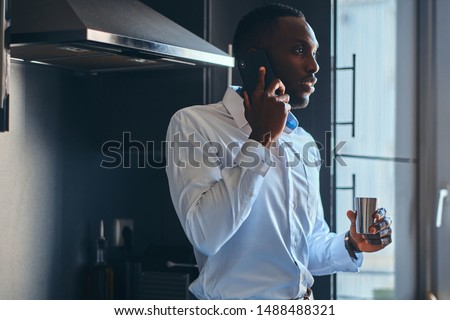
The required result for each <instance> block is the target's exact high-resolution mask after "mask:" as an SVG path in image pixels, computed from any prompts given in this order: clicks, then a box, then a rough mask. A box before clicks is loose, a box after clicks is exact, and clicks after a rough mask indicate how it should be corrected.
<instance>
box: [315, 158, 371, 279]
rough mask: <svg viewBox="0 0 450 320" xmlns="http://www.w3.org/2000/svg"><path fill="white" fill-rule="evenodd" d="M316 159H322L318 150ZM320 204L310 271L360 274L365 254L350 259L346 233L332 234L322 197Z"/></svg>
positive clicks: (358, 254)
mask: <svg viewBox="0 0 450 320" xmlns="http://www.w3.org/2000/svg"><path fill="white" fill-rule="evenodd" d="M316 158H317V159H320V154H319V152H318V150H316ZM317 170H319V169H318V168H317ZM318 202H319V203H318V206H317V213H316V221H315V223H314V227H313V231H312V233H311V235H310V237H309V239H308V243H309V253H310V254H309V263H308V269H309V270H310V272H311V273H312V274H313V275H317V276H319V275H326V274H332V273H336V272H341V271H346V272H358V271H359V269H360V267H361V265H362V263H363V254H362V253H361V252H358V253H356V257H357V259H353V258H352V257H350V255H349V253H348V251H347V249H346V248H345V242H344V238H345V233H342V234H339V235H337V234H336V233H334V232H330V227H329V226H328V224H327V222H326V221H325V217H324V211H323V205H322V200H321V197H320V195H319V197H318Z"/></svg>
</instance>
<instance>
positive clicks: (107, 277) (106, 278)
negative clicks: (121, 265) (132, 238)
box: [89, 220, 114, 300]
mask: <svg viewBox="0 0 450 320" xmlns="http://www.w3.org/2000/svg"><path fill="white" fill-rule="evenodd" d="M107 250H108V242H107V240H106V238H105V234H104V228H103V220H100V236H99V237H98V239H97V258H96V262H95V264H94V265H93V266H92V269H91V270H90V281H89V291H90V292H89V293H90V298H91V299H98V300H108V299H113V298H114V290H113V288H114V285H113V284H114V283H113V279H114V277H113V269H112V267H111V266H110V265H109V264H108V261H107Z"/></svg>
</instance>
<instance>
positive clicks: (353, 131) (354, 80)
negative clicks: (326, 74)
mask: <svg viewBox="0 0 450 320" xmlns="http://www.w3.org/2000/svg"><path fill="white" fill-rule="evenodd" d="M336 70H351V71H352V121H350V122H336V124H337V125H341V126H342V125H351V126H352V137H353V138H354V137H355V113H356V54H353V56H352V66H351V67H341V68H336ZM335 105H336V104H335ZM335 109H336V108H335ZM334 111H335V112H336V110H334Z"/></svg>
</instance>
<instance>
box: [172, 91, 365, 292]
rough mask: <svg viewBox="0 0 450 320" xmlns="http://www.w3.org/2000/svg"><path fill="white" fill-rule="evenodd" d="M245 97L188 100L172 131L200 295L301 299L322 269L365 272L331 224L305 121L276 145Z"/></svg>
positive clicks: (178, 203)
mask: <svg viewBox="0 0 450 320" xmlns="http://www.w3.org/2000/svg"><path fill="white" fill-rule="evenodd" d="M250 132H251V128H250V126H249V125H248V123H247V121H246V119H245V116H244V107H243V100H242V98H241V96H240V95H238V94H237V93H236V92H235V91H234V90H233V89H232V88H228V90H227V92H226V93H225V96H224V98H223V101H222V102H219V103H216V104H211V105H207V106H193V107H189V108H184V109H181V110H179V111H178V112H177V113H176V114H175V115H174V116H173V117H172V119H171V121H170V124H169V128H168V131H167V141H168V142H169V143H168V145H167V146H168V148H167V167H166V171H167V177H168V181H169V186H170V193H171V197H172V201H173V204H174V207H175V210H176V212H177V214H178V217H179V219H180V221H181V224H182V226H183V229H184V231H185V232H186V235H187V237H188V239H189V240H190V242H191V243H192V245H193V247H194V252H195V256H196V260H197V264H198V266H199V271H200V274H199V277H198V278H197V279H196V280H195V281H194V282H193V283H192V284H191V286H190V290H191V292H192V293H193V294H194V295H195V296H196V297H197V298H199V299H295V298H299V297H301V296H302V295H303V294H305V292H306V289H307V288H308V287H311V286H312V285H313V282H314V279H313V275H325V274H331V273H335V272H339V271H351V272H357V271H358V270H359V267H360V266H361V264H362V254H361V253H357V256H358V259H357V260H353V259H352V258H351V257H350V256H349V254H348V252H347V251H346V249H345V246H344V234H341V235H336V234H335V233H331V232H330V229H329V227H328V225H327V223H326V222H325V220H324V215H323V207H322V202H321V198H320V193H319V169H320V166H319V164H320V155H319V151H318V149H317V146H316V144H315V142H314V140H313V138H312V137H311V135H309V134H308V133H307V132H306V131H305V130H303V129H302V128H300V127H298V128H297V129H296V130H295V131H294V132H293V133H291V134H285V133H283V134H282V135H281V137H280V138H279V140H278V144H277V146H275V147H272V148H270V151H269V149H267V148H264V147H263V146H262V145H261V144H259V143H257V142H256V141H253V140H249V139H248V136H249V134H250Z"/></svg>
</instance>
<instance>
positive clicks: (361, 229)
mask: <svg viewBox="0 0 450 320" xmlns="http://www.w3.org/2000/svg"><path fill="white" fill-rule="evenodd" d="M377 209H378V198H368V197H355V212H356V232H357V233H363V234H370V232H369V228H370V226H372V225H373V224H374V222H375V217H374V213H375V212H376V211H377Z"/></svg>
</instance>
